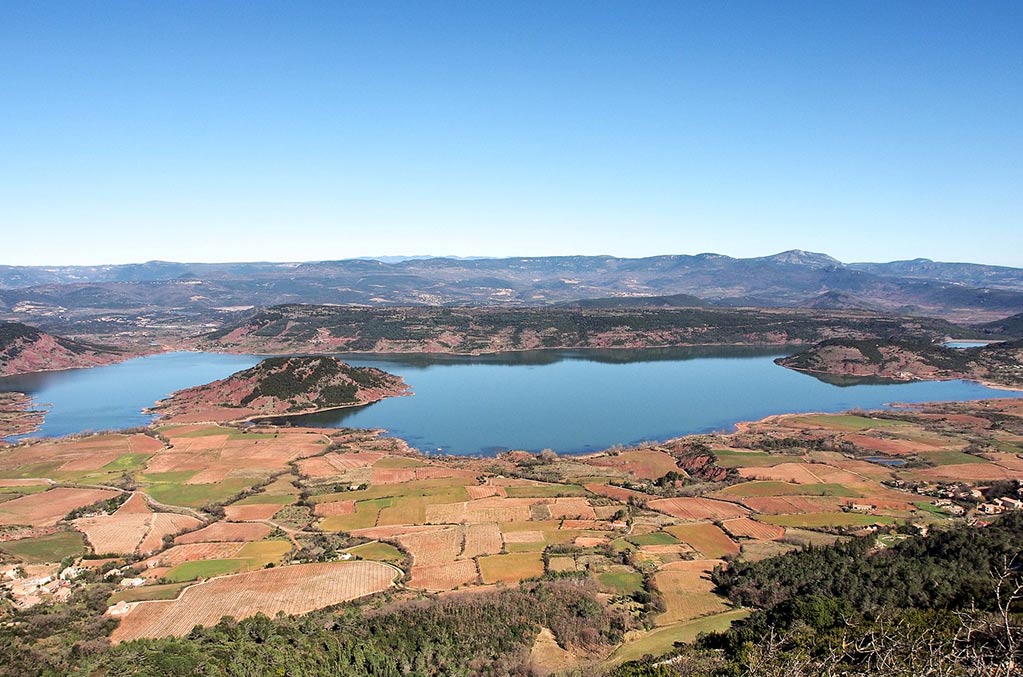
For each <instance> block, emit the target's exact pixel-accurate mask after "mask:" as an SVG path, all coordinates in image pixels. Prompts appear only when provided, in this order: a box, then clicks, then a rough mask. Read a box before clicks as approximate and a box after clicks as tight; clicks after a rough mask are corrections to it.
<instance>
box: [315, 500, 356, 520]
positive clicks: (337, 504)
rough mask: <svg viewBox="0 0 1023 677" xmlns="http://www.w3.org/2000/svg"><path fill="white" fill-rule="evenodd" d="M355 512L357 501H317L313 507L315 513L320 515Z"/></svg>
mask: <svg viewBox="0 0 1023 677" xmlns="http://www.w3.org/2000/svg"><path fill="white" fill-rule="evenodd" d="M354 512H355V501H331V502H330V503H317V504H316V505H315V506H314V507H313V514H314V515H317V516H319V517H328V516H330V515H351V514H352V513H354Z"/></svg>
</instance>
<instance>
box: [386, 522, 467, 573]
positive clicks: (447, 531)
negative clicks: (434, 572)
mask: <svg viewBox="0 0 1023 677" xmlns="http://www.w3.org/2000/svg"><path fill="white" fill-rule="evenodd" d="M394 540H395V541H398V543H401V545H402V547H403V548H405V549H406V550H408V551H409V553H410V554H411V555H412V562H413V564H443V563H445V562H453V561H454V560H455V558H456V557H458V555H459V553H460V552H461V551H462V529H461V527H453V526H451V527H435V528H434V530H433V531H420V532H416V533H407V534H403V535H401V536H395V537H394Z"/></svg>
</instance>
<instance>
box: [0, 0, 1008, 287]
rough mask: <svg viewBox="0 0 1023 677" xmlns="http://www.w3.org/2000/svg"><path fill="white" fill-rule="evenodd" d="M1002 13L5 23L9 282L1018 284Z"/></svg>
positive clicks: (482, 9)
mask: <svg viewBox="0 0 1023 677" xmlns="http://www.w3.org/2000/svg"><path fill="white" fill-rule="evenodd" d="M1021 25H1023V4H1021V3H1018V2H1004V1H996V2H986V3H982V4H970V5H967V4H963V3H954V2H943V1H939V2H906V3H901V4H898V5H892V4H891V3H882V2H866V3H859V4H848V5H835V4H827V3H818V2H809V1H795V0H793V1H789V2H779V3H770V4H763V3H755V2H735V3H729V4H727V5H725V4H719V3H710V2H687V3H669V2H663V3H662V2H652V3H644V4H643V5H641V6H628V5H621V4H615V3H609V2H596V3H589V2H587V3H583V2H563V3H557V4H550V3H540V2H522V3H515V4H511V5H509V4H501V3H492V2H481V3H473V4H460V5H453V4H452V5H449V4H430V3H416V4H412V3H372V4H357V3H330V2H315V1H310V2H303V3H295V4H289V5H287V6H282V5H279V4H276V3H268V2H253V3H246V4H244V5H243V4H233V3H226V2H225V3H207V2H198V1H189V0H183V1H182V2H180V3H174V4H173V5H164V6H158V5H149V6H141V5H137V4H134V3H128V2H115V1H111V2H107V3H103V4H102V5H89V4H83V3H72V2H57V3H48V4H45V5H44V4H35V3H23V4H15V3H6V4H5V5H3V6H2V7H0V54H2V55H3V57H4V58H3V59H2V60H0V64H2V65H0V75H2V77H3V82H4V87H3V88H0V105H2V106H3V109H4V116H5V119H4V124H3V125H2V127H0V147H2V148H3V149H4V152H3V154H2V155H0V228H2V230H3V233H4V234H5V235H6V236H7V237H6V238H5V242H4V247H3V251H0V259H2V261H0V263H3V264H6V265H47V266H59V265H112V264H120V263H129V262H144V261H150V260H164V261H184V262H240V261H282V262H286V261H314V260H332V259H346V258H358V257H376V256H388V255H393V254H391V252H410V251H411V252H415V251H419V252H443V253H444V254H445V255H450V256H463V257H466V256H488V257H502V258H503V257H508V256H570V255H601V254H607V253H608V252H611V254H610V255H614V256H621V257H629V258H634V257H644V256H656V255H663V254H670V253H697V252H717V253H723V254H726V255H729V256H733V257H736V258H749V257H753V256H765V255H770V254H773V253H777V252H780V251H785V250H790V249H803V250H808V251H816V252H823V253H827V254H828V255H830V256H833V257H835V258H837V259H839V260H841V261H845V262H863V261H870V262H884V261H892V260H905V259H915V258H928V259H932V260H935V261H952V262H960V261H966V262H972V263H984V264H992V265H1007V266H1013V267H1023V190H1020V187H1021V186H1023V162H1021V161H1020V158H1021V157H1023V125H1020V124H1019V112H1020V110H1023V42H1021V41H1020V40H1019V39H1018V29H1019V27H1020V26H1021Z"/></svg>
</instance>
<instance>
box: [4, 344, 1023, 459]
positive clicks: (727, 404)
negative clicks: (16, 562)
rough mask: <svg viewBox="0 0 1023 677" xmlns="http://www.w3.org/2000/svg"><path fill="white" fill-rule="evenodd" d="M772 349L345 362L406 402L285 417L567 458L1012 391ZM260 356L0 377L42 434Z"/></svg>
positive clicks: (136, 420) (445, 447)
mask: <svg viewBox="0 0 1023 677" xmlns="http://www.w3.org/2000/svg"><path fill="white" fill-rule="evenodd" d="M785 354H786V351H785V350H784V349H779V348H766V349H765V348H692V349H655V350H629V351H540V352H533V353H516V354H511V355H502V356H486V357H451V356H389V355H388V356H384V355H347V356H342V357H343V358H344V359H345V360H347V361H348V362H351V363H352V364H355V365H359V366H374V367H379V368H381V369H384V370H387V371H390V372H392V373H395V374H399V375H401V376H403V377H404V378H405V380H406V381H407V382H408V383H409V384H410V385H411V386H412V388H413V390H414V392H415V395H413V396H411V397H399V398H394V399H389V400H384V401H382V402H378V403H376V404H371V405H369V406H366V407H360V408H355V409H346V410H337V411H332V412H324V413H321V414H313V415H309V416H302V417H297V418H295V419H292V420H293V421H294V422H295V423H296V424H298V423H301V424H303V425H317V426H349V427H365V428H386V429H387V430H388V431H389V432H390V434H393V435H397V436H400V437H402V438H404V439H406V440H408V442H409V443H410V444H412V445H413V446H416V447H418V448H419V449H421V450H422V451H425V452H432V451H438V450H442V451H444V452H447V453H455V454H478V453H494V452H496V451H499V450H503V449H527V450H532V451H536V450H539V449H543V448H546V447H549V448H551V449H554V450H555V451H558V452H562V453H578V452H587V451H595V450H600V449H604V448H607V447H609V446H611V445H614V444H631V443H635V442H639V441H643V440H662V439H667V438H670V437H674V436H677V435H682V434H686V433H696V432H709V431H715V430H728V429H731V427H732V426H733V425H734V424H735V423H738V422H740V421H747V420H754V419H759V418H763V417H764V416H768V415H771V414H780V413H789V412H802V411H826V412H836V411H842V410H845V409H852V408H877V407H882V406H884V405H886V404H888V403H892V402H928V401H939V400H969V399H982V398H988V397H1010V396H1019V395H1023V393H1013V392H1009V391H1003V390H993V389H990V388H986V387H984V386H982V385H979V384H976V383H970V382H965V381H945V382H918V383H868V382H863V381H847V380H845V381H843V380H834V379H833V380H832V382H826V381H824V380H821V379H818V378H815V377H812V376H808V375H805V374H801V373H798V372H794V371H791V370H788V369H785V368H783V367H779V366H777V365H776V364H774V362H773V360H774V358H776V357H780V356H782V355H785ZM259 359H260V358H258V357H255V356H251V355H223V354H214V353H191V352H180V353H167V354H163V355H154V356H150V357H143V358H138V359H134V360H130V361H128V362H124V363H121V364H116V365H111V366H107V367H96V368H92V369H81V370H70V371H62V372H49V373H41V374H29V375H25V376H16V377H8V378H4V379H0V391H5V390H18V391H21V392H26V393H29V394H31V395H33V396H34V397H35V398H36V401H37V403H38V404H39V405H43V406H46V408H48V409H49V413H48V414H47V416H46V420H45V422H44V425H43V428H42V429H41V430H40V431H39V432H38V433H36V435H41V436H59V435H66V434H70V433H77V432H83V431H88V430H107V429H116V428H125V427H133V426H139V425H144V424H146V423H148V422H149V421H150V420H151V419H150V417H149V416H147V415H145V414H143V413H142V412H141V409H142V408H143V407H147V406H150V405H152V404H153V403H154V402H155V401H156V400H158V399H161V398H163V397H165V396H167V395H168V394H170V393H171V392H172V391H174V390H178V389H181V388H186V387H189V386H193V385H198V384H201V383H206V382H209V381H212V380H215V379H218V378H223V377H224V376H227V375H228V374H231V373H233V372H235V371H237V370H239V369H244V368H246V367H249V366H251V365H253V364H255V363H256V362H258V361H259Z"/></svg>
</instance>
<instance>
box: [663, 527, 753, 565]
mask: <svg viewBox="0 0 1023 677" xmlns="http://www.w3.org/2000/svg"><path fill="white" fill-rule="evenodd" d="M739 519H745V518H739ZM665 531H667V532H668V533H670V534H671V535H672V536H674V537H675V538H677V539H678V540H680V541H682V542H683V543H686V544H688V545H689V546H691V547H692V548H693V549H695V550H697V551H699V552H700V553H702V554H703V555H704V557H715V558H716V557H724V556H725V555H738V554H739V544H738V543H736V542H735V541H733V540H732V539H730V538H729V537H728V535H727V534H726V533H725V532H723V531H721V529H719V528H717V527H716V526H715V525H713V524H710V523H709V522H700V523H696V524H680V525H678V526H672V527H667V528H666V529H665Z"/></svg>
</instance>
